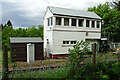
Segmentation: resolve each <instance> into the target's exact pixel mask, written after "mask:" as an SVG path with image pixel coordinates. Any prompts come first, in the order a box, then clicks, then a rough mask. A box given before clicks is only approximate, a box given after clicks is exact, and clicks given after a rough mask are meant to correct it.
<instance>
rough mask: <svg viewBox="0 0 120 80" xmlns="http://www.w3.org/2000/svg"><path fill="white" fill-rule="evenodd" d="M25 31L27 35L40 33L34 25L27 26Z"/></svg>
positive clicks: (36, 35) (34, 35) (38, 35)
mask: <svg viewBox="0 0 120 80" xmlns="http://www.w3.org/2000/svg"><path fill="white" fill-rule="evenodd" d="M26 33H27V36H28V37H40V34H38V29H37V28H36V27H35V26H33V27H32V28H28V30H27V32H26Z"/></svg>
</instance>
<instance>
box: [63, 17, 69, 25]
mask: <svg viewBox="0 0 120 80" xmlns="http://www.w3.org/2000/svg"><path fill="white" fill-rule="evenodd" d="M65 19H68V25H66V24H65ZM69 20H70V18H64V26H69V23H70V22H69Z"/></svg>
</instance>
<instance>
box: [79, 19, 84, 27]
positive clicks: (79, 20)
mask: <svg viewBox="0 0 120 80" xmlns="http://www.w3.org/2000/svg"><path fill="white" fill-rule="evenodd" d="M80 20H81V21H82V26H80ZM83 26H84V19H78V27H83Z"/></svg>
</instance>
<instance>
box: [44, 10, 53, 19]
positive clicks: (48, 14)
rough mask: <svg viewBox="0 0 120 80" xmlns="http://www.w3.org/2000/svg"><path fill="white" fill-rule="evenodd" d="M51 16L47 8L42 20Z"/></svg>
mask: <svg viewBox="0 0 120 80" xmlns="http://www.w3.org/2000/svg"><path fill="white" fill-rule="evenodd" d="M51 16H53V14H52V13H51V11H50V10H49V9H48V8H47V11H46V13H45V16H44V19H47V18H49V17H51Z"/></svg>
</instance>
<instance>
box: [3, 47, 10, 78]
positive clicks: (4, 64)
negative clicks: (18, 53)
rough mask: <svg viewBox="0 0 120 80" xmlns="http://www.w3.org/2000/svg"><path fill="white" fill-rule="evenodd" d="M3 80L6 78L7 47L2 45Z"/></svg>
mask: <svg viewBox="0 0 120 80" xmlns="http://www.w3.org/2000/svg"><path fill="white" fill-rule="evenodd" d="M2 69H3V70H2V71H3V72H2V73H3V77H2V78H3V79H6V78H8V71H9V70H8V50H7V45H3V68H2Z"/></svg>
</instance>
